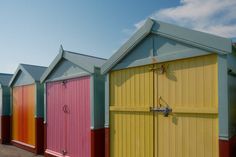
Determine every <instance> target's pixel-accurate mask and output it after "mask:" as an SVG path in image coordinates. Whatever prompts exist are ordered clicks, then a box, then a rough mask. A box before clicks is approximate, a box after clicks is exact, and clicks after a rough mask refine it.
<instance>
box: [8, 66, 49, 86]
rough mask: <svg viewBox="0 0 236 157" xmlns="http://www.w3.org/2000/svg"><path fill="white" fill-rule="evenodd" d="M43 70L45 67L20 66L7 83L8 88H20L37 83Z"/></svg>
mask: <svg viewBox="0 0 236 157" xmlns="http://www.w3.org/2000/svg"><path fill="white" fill-rule="evenodd" d="M45 70H46V67H42V66H36V65H27V64H20V65H19V66H18V68H17V70H16V72H15V73H14V75H13V77H12V78H11V81H10V82H9V86H11V87H13V86H21V85H27V84H33V83H35V82H39V81H40V77H41V76H42V74H43V73H44V71H45Z"/></svg>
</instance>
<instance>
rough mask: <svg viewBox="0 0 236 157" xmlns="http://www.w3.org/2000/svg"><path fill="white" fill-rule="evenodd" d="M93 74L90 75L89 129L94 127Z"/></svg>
mask: <svg viewBox="0 0 236 157" xmlns="http://www.w3.org/2000/svg"><path fill="white" fill-rule="evenodd" d="M94 112H95V111H94V75H91V76H90V118H91V126H90V128H91V129H94Z"/></svg>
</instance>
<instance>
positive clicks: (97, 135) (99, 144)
mask: <svg viewBox="0 0 236 157" xmlns="http://www.w3.org/2000/svg"><path fill="white" fill-rule="evenodd" d="M104 139H105V129H104V128H102V129H96V130H91V157H104V154H105V148H104V147H105V140H104Z"/></svg>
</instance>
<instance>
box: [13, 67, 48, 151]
mask: <svg viewBox="0 0 236 157" xmlns="http://www.w3.org/2000/svg"><path fill="white" fill-rule="evenodd" d="M45 69H46V67H41V66H35V65H27V64H20V65H19V66H18V68H17V70H16V72H15V73H14V75H13V77H12V79H11V81H10V83H9V86H10V87H11V95H12V98H11V102H12V109H11V116H12V117H11V118H12V125H11V127H12V128H11V143H12V144H13V145H15V146H17V147H20V148H22V149H25V150H28V151H31V152H33V153H36V154H41V153H43V150H44V141H43V139H44V134H43V132H44V129H43V113H44V112H43V110H44V108H43V107H44V103H43V102H44V97H43V96H44V94H43V92H44V90H43V85H41V84H40V77H41V75H42V74H43V72H44V71H45Z"/></svg>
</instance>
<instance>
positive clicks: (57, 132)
mask: <svg viewBox="0 0 236 157" xmlns="http://www.w3.org/2000/svg"><path fill="white" fill-rule="evenodd" d="M46 88H47V89H46V90H47V150H46V152H47V153H49V154H54V155H56V154H57V155H58V154H62V152H63V151H64V152H65V154H66V155H67V156H70V157H77V156H88V157H89V156H91V132H90V125H91V123H90V77H81V78H77V79H70V80H66V81H58V82H51V83H47V87H46Z"/></svg>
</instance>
